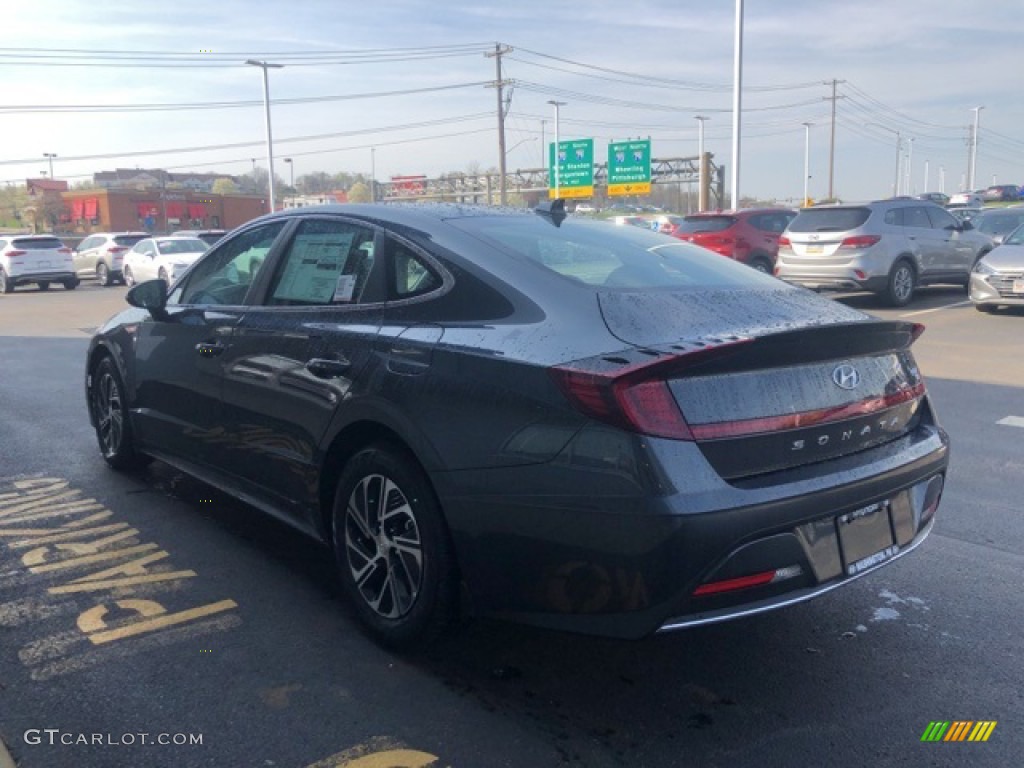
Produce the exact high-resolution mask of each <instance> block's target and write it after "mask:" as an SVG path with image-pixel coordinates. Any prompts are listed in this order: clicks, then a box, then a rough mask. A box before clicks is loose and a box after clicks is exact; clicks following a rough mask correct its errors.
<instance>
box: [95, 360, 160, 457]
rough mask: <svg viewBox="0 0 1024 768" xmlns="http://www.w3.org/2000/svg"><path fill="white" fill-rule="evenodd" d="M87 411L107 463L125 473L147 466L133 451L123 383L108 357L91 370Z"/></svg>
mask: <svg viewBox="0 0 1024 768" xmlns="http://www.w3.org/2000/svg"><path fill="white" fill-rule="evenodd" d="M89 408H90V410H91V411H92V417H93V422H94V424H95V427H94V428H95V431H96V442H97V443H98V444H99V447H100V454H102V456H103V460H104V461H106V462H107V464H109V465H110V466H111V467H113V468H114V469H116V470H121V471H124V470H130V469H138V468H139V467H142V466H145V465H146V464H148V463H149V461H150V459H149V457H148V456H145V455H143V454H140V453H138V452H137V451H136V450H135V438H134V436H133V435H132V425H131V421H130V419H129V416H128V406H127V403H126V402H125V388H124V381H123V380H122V379H121V374H120V373H118V370H117V366H116V365H114V362H113V361H112V360H111V359H110V358H109V357H104V358H103V359H102V360H100V362H99V364H98V365H97V366H96V367H95V368H94V369H93V372H92V386H91V388H90V391H89Z"/></svg>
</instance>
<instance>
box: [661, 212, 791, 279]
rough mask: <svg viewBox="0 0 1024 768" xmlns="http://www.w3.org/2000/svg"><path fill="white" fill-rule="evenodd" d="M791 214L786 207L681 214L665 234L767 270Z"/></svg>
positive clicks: (773, 262) (768, 270)
mask: <svg viewBox="0 0 1024 768" xmlns="http://www.w3.org/2000/svg"><path fill="white" fill-rule="evenodd" d="M795 217H796V211H792V210H789V209H788V208H745V209H743V210H740V211H708V212H706V213H695V214H692V215H690V216H686V217H684V218H683V220H682V221H681V222H679V224H677V225H676V226H675V227H673V229H672V230H671V231H669V232H668V234H670V235H672V236H674V237H678V238H679V239H680V240H685V241H687V242H689V243H695V244H697V245H700V246H702V247H704V248H707V249H708V250H711V251H715V253H720V254H722V255H723V256H728V257H729V258H730V259H735V260H736V261H741V262H743V263H744V264H746V265H748V266H751V267H753V268H754V269H756V270H757V271H759V272H767V273H768V274H771V273H772V269H773V268H774V267H775V257H776V256H778V253H779V235H781V234H782V233H783V232H784V231H785V229H786V227H787V226H788V225H789V222H790V221H792V220H793V219H794V218H795Z"/></svg>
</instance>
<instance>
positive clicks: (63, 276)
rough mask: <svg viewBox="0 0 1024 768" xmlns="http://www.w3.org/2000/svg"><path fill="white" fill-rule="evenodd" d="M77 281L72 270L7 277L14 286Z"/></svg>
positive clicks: (32, 272)
mask: <svg viewBox="0 0 1024 768" xmlns="http://www.w3.org/2000/svg"><path fill="white" fill-rule="evenodd" d="M77 279H78V278H77V277H76V276H75V273H74V272H73V271H70V270H61V271H57V272H49V271H29V272H18V273H17V274H14V275H8V276H7V280H8V281H9V282H10V283H12V284H13V285H22V284H24V283H63V282H64V281H65V280H72V281H73V280H77Z"/></svg>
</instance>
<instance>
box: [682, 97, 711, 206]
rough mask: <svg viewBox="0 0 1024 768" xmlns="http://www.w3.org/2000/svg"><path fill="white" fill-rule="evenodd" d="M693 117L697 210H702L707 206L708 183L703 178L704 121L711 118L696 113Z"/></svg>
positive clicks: (705, 170)
mask: <svg viewBox="0 0 1024 768" xmlns="http://www.w3.org/2000/svg"><path fill="white" fill-rule="evenodd" d="M693 119H694V120H696V121H697V210H698V211H704V210H707V207H708V183H707V178H705V176H706V172H707V167H706V165H705V163H704V121H705V120H710V119H711V118H710V117H707V116H705V115H697V116H696V117H695V118H693ZM687 206H689V202H687Z"/></svg>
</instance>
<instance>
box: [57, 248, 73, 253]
mask: <svg viewBox="0 0 1024 768" xmlns="http://www.w3.org/2000/svg"><path fill="white" fill-rule="evenodd" d="M57 253H64V254H67V253H71V249H70V248H58V249H57Z"/></svg>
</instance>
